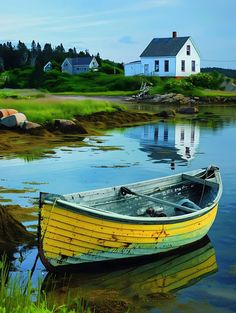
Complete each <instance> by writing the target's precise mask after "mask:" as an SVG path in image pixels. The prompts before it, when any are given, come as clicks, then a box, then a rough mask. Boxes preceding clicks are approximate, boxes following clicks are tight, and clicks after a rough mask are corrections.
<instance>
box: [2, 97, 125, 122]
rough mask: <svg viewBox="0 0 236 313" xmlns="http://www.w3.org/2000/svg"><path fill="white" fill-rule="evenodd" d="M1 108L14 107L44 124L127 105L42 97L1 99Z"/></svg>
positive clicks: (31, 119) (33, 120) (29, 118)
mask: <svg viewBox="0 0 236 313" xmlns="http://www.w3.org/2000/svg"><path fill="white" fill-rule="evenodd" d="M0 107H1V108H12V109H16V110H17V111H19V112H22V113H24V114H25V115H26V117H27V119H28V120H29V121H32V122H36V123H40V124H44V123H51V122H52V121H53V120H54V119H73V118H74V117H75V116H77V115H82V116H84V115H90V114H92V113H96V112H114V111H116V110H117V109H122V110H124V109H125V106H121V105H117V104H115V103H111V102H109V101H105V100H98V101H96V100H92V99H86V100H80V101H78V100H64V99H47V98H45V99H40V100H1V99H0Z"/></svg>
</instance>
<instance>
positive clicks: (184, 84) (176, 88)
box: [163, 78, 194, 93]
mask: <svg viewBox="0 0 236 313" xmlns="http://www.w3.org/2000/svg"><path fill="white" fill-rule="evenodd" d="M163 88H164V91H165V92H175V93H185V92H186V91H191V90H193V89H194V86H193V84H192V83H191V82H189V81H187V80H186V79H185V78H183V79H175V78H170V79H168V80H167V81H165V82H164V87H163Z"/></svg>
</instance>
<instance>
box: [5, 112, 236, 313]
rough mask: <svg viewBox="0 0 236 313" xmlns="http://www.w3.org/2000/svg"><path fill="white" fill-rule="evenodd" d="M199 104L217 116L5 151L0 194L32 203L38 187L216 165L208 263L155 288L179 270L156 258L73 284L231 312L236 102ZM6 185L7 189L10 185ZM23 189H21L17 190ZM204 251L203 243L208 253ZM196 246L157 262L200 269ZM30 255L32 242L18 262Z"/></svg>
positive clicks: (149, 306)
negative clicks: (217, 193)
mask: <svg viewBox="0 0 236 313" xmlns="http://www.w3.org/2000/svg"><path fill="white" fill-rule="evenodd" d="M202 111H205V112H208V111H214V113H215V114H216V115H217V118H215V119H214V120H211V119H210V117H209V120H205V121H204V120H203V121H202V122H201V123H199V122H197V121H188V120H185V121H184V120H182V121H179V122H173V121H172V122H160V123H155V124H150V125H144V126H139V127H131V128H124V129H117V130H112V131H108V132H107V133H106V135H104V136H102V137H88V138H84V140H83V143H84V144H81V142H80V143H78V142H73V140H70V141H68V142H67V141H66V140H64V141H63V142H62V143H61V142H59V143H58V145H56V146H50V151H52V153H49V154H47V153H46V155H45V154H44V153H42V154H38V153H37V157H36V158H34V157H31V158H27V157H22V155H21V156H20V157H19V156H18V155H17V153H13V154H11V153H10V152H9V153H8V154H7V155H6V154H5V155H2V157H1V158H0V188H1V190H5V191H4V193H2V192H1V194H0V195H1V198H0V200H4V199H5V200H6V199H8V200H10V201H12V202H11V203H15V204H19V205H21V206H23V207H32V206H36V204H35V202H36V201H37V198H38V192H39V191H45V192H53V193H58V194H63V193H72V192H77V191H80V190H81V191H82V190H90V189H95V188H102V187H107V186H112V185H117V184H125V183H131V182H136V181H139V180H146V179H151V178H156V177H161V176H164V175H171V174H175V173H179V172H182V171H187V170H192V169H197V168H199V167H206V166H208V165H210V164H214V165H217V166H219V168H220V171H221V174H222V179H223V186H224V191H223V196H222V199H221V201H220V205H219V212H218V215H217V218H216V220H215V223H214V224H213V226H212V228H211V230H210V231H209V234H208V235H209V239H210V246H211V248H209V246H208V248H206V251H208V252H209V249H210V251H211V253H212V254H211V258H210V257H209V258H210V260H211V261H212V260H213V259H214V262H213V263H209V267H208V271H207V270H206V269H205V273H204V274H202V275H200V272H199V276H197V275H196V276H195V277H192V278H191V276H190V278H191V279H190V281H188V280H186V281H185V282H184V283H183V284H182V285H180V286H179V288H170V290H168V291H166V290H165V289H163V290H162V291H160V288H161V284H162V286H164V285H163V277H164V276H165V275H166V279H172V280H173V282H174V281H175V279H174V278H176V277H179V276H178V275H179V274H177V273H174V272H173V273H166V272H165V271H164V270H163V272H161V271H160V272H158V273H157V271H158V270H159V269H160V267H161V268H162V266H160V263H158V262H159V261H158V260H156V261H155V262H154V261H152V262H151V263H149V264H146V265H140V266H139V265H137V266H136V267H135V268H131V269H123V272H118V273H117V272H116V271H110V272H108V273H105V274H104V273H103V274H98V273H96V272H95V273H94V275H92V276H91V274H90V275H89V276H88V280H87V279H86V276H85V277H83V279H82V278H81V285H80V284H78V279H77V280H76V279H75V282H74V287H75V286H76V287H78V288H80V290H82V293H84V294H87V295H88V294H89V291H90V294H92V295H94V293H96V294H97V293H98V290H100V292H101V295H104V298H105V294H106V293H108V294H109V293H112V291H113V292H114V293H115V299H116V300H119V299H120V300H124V301H128V302H129V303H130V302H133V303H135V301H134V300H135V299H136V303H137V312H150V313H154V312H155V313H156V312H226V313H230V312H236V296H235V295H236V230H235V220H236V211H235V208H236V196H235V195H236V184H235V174H236V164H235V162H236V149H235V147H234V145H235V139H236V110H235V108H233V107H230V108H227V107H219V106H218V107H216V108H215V109H214V110H213V109H212V108H208V107H204V108H203V109H202ZM14 140H19V138H15V139H14ZM0 142H1V139H0ZM41 148H42V147H41ZM42 149H47V148H42ZM30 151H31V152H32V150H31V147H30V145H29V152H30ZM31 155H33V153H32V154H31ZM8 189H11V190H9V192H8V191H7V190H8ZM22 189H24V190H25V192H24V193H19V192H17V190H18V191H19V190H22ZM13 191H14V192H13ZM24 223H25V225H26V226H27V227H29V229H32V227H33V226H34V225H35V224H36V220H35V216H34V218H32V220H31V221H29V220H28V221H25V222H24ZM204 251H205V250H204V249H203V250H201V252H202V253H203V256H204V258H205V254H204ZM198 252H199V250H198V249H193V250H192V251H190V252H189V254H187V255H186V254H185V255H184V256H180V259H179V258H178V257H174V258H173V260H172V261H170V260H169V259H165V261H164V263H162V265H163V264H167V265H168V264H169V266H170V264H171V266H172V267H174V265H175V264H176V266H177V264H182V267H181V270H179V271H180V272H181V273H183V272H184V273H186V272H185V271H186V269H188V268H189V269H191V268H194V269H197V271H196V273H197V272H198V270H199V271H200V270H202V269H201V266H202V264H203V265H204V264H208V263H204V262H203V261H201V260H203V259H198V258H197V257H196V258H194V257H193V258H192V256H194V255H195V256H196V255H199V254H198ZM208 252H207V253H208ZM18 255H19V254H17V253H16V254H15V256H16V257H17V256H18ZM35 256H36V250H35V249H31V250H26V251H25V253H23V262H19V261H17V262H16V263H15V265H16V267H17V268H18V270H20V271H23V272H24V271H27V270H28V269H30V268H31V267H32V265H33V261H34V258H35ZM188 256H189V258H188ZM207 256H208V255H207ZM185 258H186V259H185ZM209 258H207V257H206V258H205V259H204V260H209ZM178 260H180V262H179V261H178ZM183 260H186V262H185V261H183ZM191 260H192V261H191ZM168 262H172V263H168ZM178 262H179V263H178ZM209 262H210V261H209ZM210 264H211V265H210ZM142 266H145V267H142ZM163 266H164V265H163ZM185 266H186V267H185ZM41 271H43V275H45V274H46V272H45V271H44V269H43V266H42V264H40V262H38V264H37V271H36V273H38V272H41ZM128 273H129V274H128ZM141 273H142V275H143V276H141V277H142V279H141V280H140V277H139V276H140V275H141ZM145 273H146V274H147V275H145ZM152 273H156V276H155V275H154V276H152ZM162 274H163V275H162ZM158 275H159V276H158ZM161 275H162V276H161ZM161 277H162V279H161ZM77 278H78V277H77ZM151 278H152V280H151ZM136 282H139V285H138V284H136ZM186 282H187V283H186ZM96 288H97V289H96ZM148 288H150V291H148ZM158 288H159V289H158ZM124 295H130V297H125V296H124ZM131 300H132V301H131Z"/></svg>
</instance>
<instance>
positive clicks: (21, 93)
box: [0, 89, 45, 99]
mask: <svg viewBox="0 0 236 313" xmlns="http://www.w3.org/2000/svg"><path fill="white" fill-rule="evenodd" d="M43 97H45V93H43V92H40V91H39V90H34V89H1V90H0V99H34V98H43Z"/></svg>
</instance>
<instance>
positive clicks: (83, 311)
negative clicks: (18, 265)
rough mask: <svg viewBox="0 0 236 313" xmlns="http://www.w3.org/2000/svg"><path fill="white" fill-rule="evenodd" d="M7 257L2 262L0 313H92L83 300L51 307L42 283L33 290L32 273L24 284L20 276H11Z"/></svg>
mask: <svg viewBox="0 0 236 313" xmlns="http://www.w3.org/2000/svg"><path fill="white" fill-rule="evenodd" d="M9 275H10V274H9V264H8V263H7V260H6V257H3V258H2V260H0V313H22V312H23V313H90V312H91V310H90V309H89V307H88V306H87V305H86V304H85V303H84V301H83V300H81V299H77V301H76V302H75V301H74V302H72V303H69V302H68V303H66V304H64V305H60V306H58V305H56V304H53V305H49V304H48V302H47V299H46V295H45V294H44V293H43V292H41V282H40V280H39V281H38V286H37V288H33V286H32V283H31V279H30V273H29V275H28V277H27V279H26V281H24V282H22V279H21V277H20V275H16V276H9ZM68 301H69V300H68Z"/></svg>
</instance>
